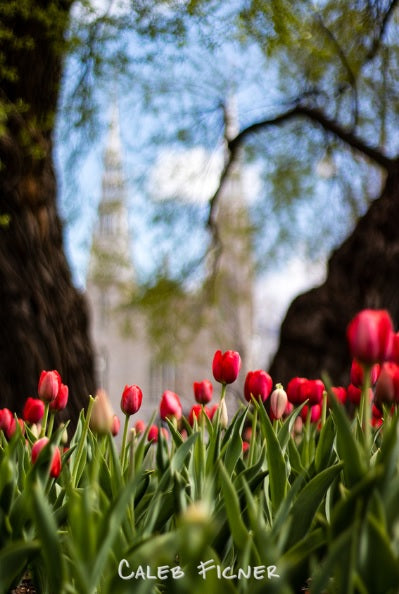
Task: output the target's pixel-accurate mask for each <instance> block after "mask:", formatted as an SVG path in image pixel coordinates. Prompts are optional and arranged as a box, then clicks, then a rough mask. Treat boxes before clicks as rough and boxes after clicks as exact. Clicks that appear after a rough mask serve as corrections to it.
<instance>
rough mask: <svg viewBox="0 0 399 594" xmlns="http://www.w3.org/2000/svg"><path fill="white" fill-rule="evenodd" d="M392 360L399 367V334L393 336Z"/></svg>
mask: <svg viewBox="0 0 399 594" xmlns="http://www.w3.org/2000/svg"><path fill="white" fill-rule="evenodd" d="M391 359H392V361H393V362H394V363H396V364H397V365H399V332H396V334H393V336H392V353H391Z"/></svg>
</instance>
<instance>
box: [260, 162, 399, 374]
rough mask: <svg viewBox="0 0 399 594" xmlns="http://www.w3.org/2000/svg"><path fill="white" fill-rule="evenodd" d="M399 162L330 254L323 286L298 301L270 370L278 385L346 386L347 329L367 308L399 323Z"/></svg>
mask: <svg viewBox="0 0 399 594" xmlns="http://www.w3.org/2000/svg"><path fill="white" fill-rule="evenodd" d="M398 221H399V161H398V162H397V163H396V166H395V167H392V169H391V171H390V172H389V173H388V174H387V178H386V182H385V186H384V189H383V191H382V193H381V196H380V197H379V198H378V199H376V200H375V201H374V202H373V203H372V204H371V206H370V208H369V210H368V211H367V213H366V214H365V215H364V216H363V217H362V218H361V219H360V220H359V221H358V223H357V225H356V227H355V229H354V230H353V232H352V234H351V235H350V236H349V237H348V239H347V240H346V241H345V242H344V243H343V244H342V245H341V246H340V247H339V248H338V249H337V250H335V252H334V253H333V254H332V256H331V258H330V260H329V262H328V273H327V278H326V281H325V282H324V284H322V285H321V286H320V287H318V288H315V289H312V290H310V291H308V292H307V293H304V294H303V295H300V296H299V297H297V298H296V299H295V300H294V301H293V302H292V304H291V306H290V307H289V309H288V312H287V315H286V317H285V319H284V321H283V324H282V326H281V333H280V344H279V347H278V350H277V352H276V354H275V357H274V360H273V362H272V364H271V366H270V373H271V375H272V377H273V379H274V381H276V382H277V381H278V382H280V381H281V382H283V383H284V384H286V383H287V382H288V381H289V379H290V378H292V377H294V376H296V375H299V376H304V377H309V378H316V377H320V374H321V373H322V372H323V371H325V372H327V373H328V374H329V376H330V378H331V380H332V382H333V384H335V385H339V384H341V385H342V384H343V385H346V384H347V382H348V380H349V371H350V365H351V360H350V356H349V351H348V347H347V342H346V327H347V324H348V322H349V321H350V320H351V318H352V317H353V316H354V314H355V313H356V312H358V311H359V310H361V309H363V308H376V309H388V310H389V312H390V313H391V315H392V319H393V321H394V325H395V328H397V325H398V322H399V224H398Z"/></svg>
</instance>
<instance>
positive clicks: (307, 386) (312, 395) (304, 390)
mask: <svg viewBox="0 0 399 594" xmlns="http://www.w3.org/2000/svg"><path fill="white" fill-rule="evenodd" d="M298 389H299V398H300V402H305V400H308V401H309V404H310V405H313V404H319V403H320V402H321V401H322V399H323V392H324V390H325V388H324V384H323V382H322V381H321V380H319V379H315V380H306V381H305V382H302V383H301V384H300V385H299V388H298Z"/></svg>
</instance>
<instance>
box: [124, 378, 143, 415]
mask: <svg viewBox="0 0 399 594" xmlns="http://www.w3.org/2000/svg"><path fill="white" fill-rule="evenodd" d="M142 401H143V392H142V391H141V389H140V388H139V387H138V386H135V385H133V386H125V388H124V390H123V393H122V398H121V410H122V412H123V413H124V414H125V415H128V416H129V417H130V415H134V414H135V413H136V412H137V411H138V410H139V409H140V407H141V403H142Z"/></svg>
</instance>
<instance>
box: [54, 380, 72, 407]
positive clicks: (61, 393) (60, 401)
mask: <svg viewBox="0 0 399 594" xmlns="http://www.w3.org/2000/svg"><path fill="white" fill-rule="evenodd" d="M68 395H69V388H68V386H66V385H65V384H61V385H60V389H59V390H58V394H57V396H56V397H55V398H54V400H52V401H51V402H50V410H54V411H60V410H64V408H65V407H66V405H67V404H68Z"/></svg>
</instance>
